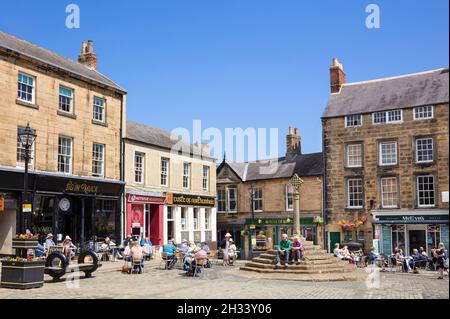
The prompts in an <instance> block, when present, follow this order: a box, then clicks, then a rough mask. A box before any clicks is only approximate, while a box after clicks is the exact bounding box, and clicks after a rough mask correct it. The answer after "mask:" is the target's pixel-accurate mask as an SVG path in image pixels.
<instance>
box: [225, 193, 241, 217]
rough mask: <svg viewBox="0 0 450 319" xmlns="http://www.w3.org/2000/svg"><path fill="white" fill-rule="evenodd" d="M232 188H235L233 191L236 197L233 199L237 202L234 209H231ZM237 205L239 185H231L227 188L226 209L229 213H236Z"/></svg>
mask: <svg viewBox="0 0 450 319" xmlns="http://www.w3.org/2000/svg"><path fill="white" fill-rule="evenodd" d="M230 190H233V193H234V198H233V201H234V202H235V205H234V207H235V209H234V210H231V208H230V207H231V205H230V202H231V196H230V193H231V192H230ZM237 206H238V191H237V187H229V188H227V203H226V208H225V209H226V210H227V212H228V213H236V212H237Z"/></svg>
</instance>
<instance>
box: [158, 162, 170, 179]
mask: <svg viewBox="0 0 450 319" xmlns="http://www.w3.org/2000/svg"><path fill="white" fill-rule="evenodd" d="M160 162H161V176H160V184H161V186H169V170H170V159H168V158H167V157H161V161H160ZM163 163H165V166H166V167H165V169H164V165H163ZM163 179H165V181H166V182H165V183H163Z"/></svg>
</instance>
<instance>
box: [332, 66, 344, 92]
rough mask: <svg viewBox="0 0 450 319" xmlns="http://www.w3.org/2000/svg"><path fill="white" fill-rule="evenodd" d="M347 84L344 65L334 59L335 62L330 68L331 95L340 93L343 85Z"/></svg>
mask: <svg viewBox="0 0 450 319" xmlns="http://www.w3.org/2000/svg"><path fill="white" fill-rule="evenodd" d="M344 83H345V73H344V67H343V66H342V63H341V62H340V61H339V60H338V59H336V58H333V62H332V64H331V67H330V87H331V93H339V92H340V91H341V87H342V85H343V84H344Z"/></svg>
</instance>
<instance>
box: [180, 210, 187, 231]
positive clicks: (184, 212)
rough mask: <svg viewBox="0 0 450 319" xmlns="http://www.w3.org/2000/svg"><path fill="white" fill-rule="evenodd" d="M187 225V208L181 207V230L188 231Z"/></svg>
mask: <svg viewBox="0 0 450 319" xmlns="http://www.w3.org/2000/svg"><path fill="white" fill-rule="evenodd" d="M187 225H188V221H187V208H186V207H181V230H186V229H187V227H188V226H187Z"/></svg>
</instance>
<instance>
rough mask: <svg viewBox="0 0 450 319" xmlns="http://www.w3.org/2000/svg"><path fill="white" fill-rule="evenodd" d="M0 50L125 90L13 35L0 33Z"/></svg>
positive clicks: (73, 62) (86, 68) (79, 65)
mask: <svg viewBox="0 0 450 319" xmlns="http://www.w3.org/2000/svg"><path fill="white" fill-rule="evenodd" d="M0 48H4V49H6V50H11V51H14V52H16V53H19V54H21V55H24V56H26V57H28V58H31V59H34V60H38V61H40V62H44V63H46V64H48V65H51V66H53V67H56V68H59V69H62V70H65V71H68V72H70V73H72V74H74V75H76V76H79V77H82V78H84V79H88V80H91V81H94V82H97V83H99V84H103V85H105V86H108V87H110V88H113V89H115V90H118V91H120V92H122V93H126V90H125V89H124V88H122V87H121V86H119V85H118V84H116V83H115V82H113V81H112V80H111V79H109V78H107V77H106V76H104V75H103V74H101V73H100V72H98V71H96V70H93V69H90V68H88V67H87V66H85V65H83V64H81V63H78V62H77V61H74V60H71V59H69V58H66V57H63V56H62V55H59V54H56V53H54V52H52V51H49V50H46V49H44V48H41V47H39V46H37V45H34V44H32V43H30V42H27V41H25V40H22V39H19V38H17V37H15V36H13V35H10V34H8V33H5V32H2V31H0Z"/></svg>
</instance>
